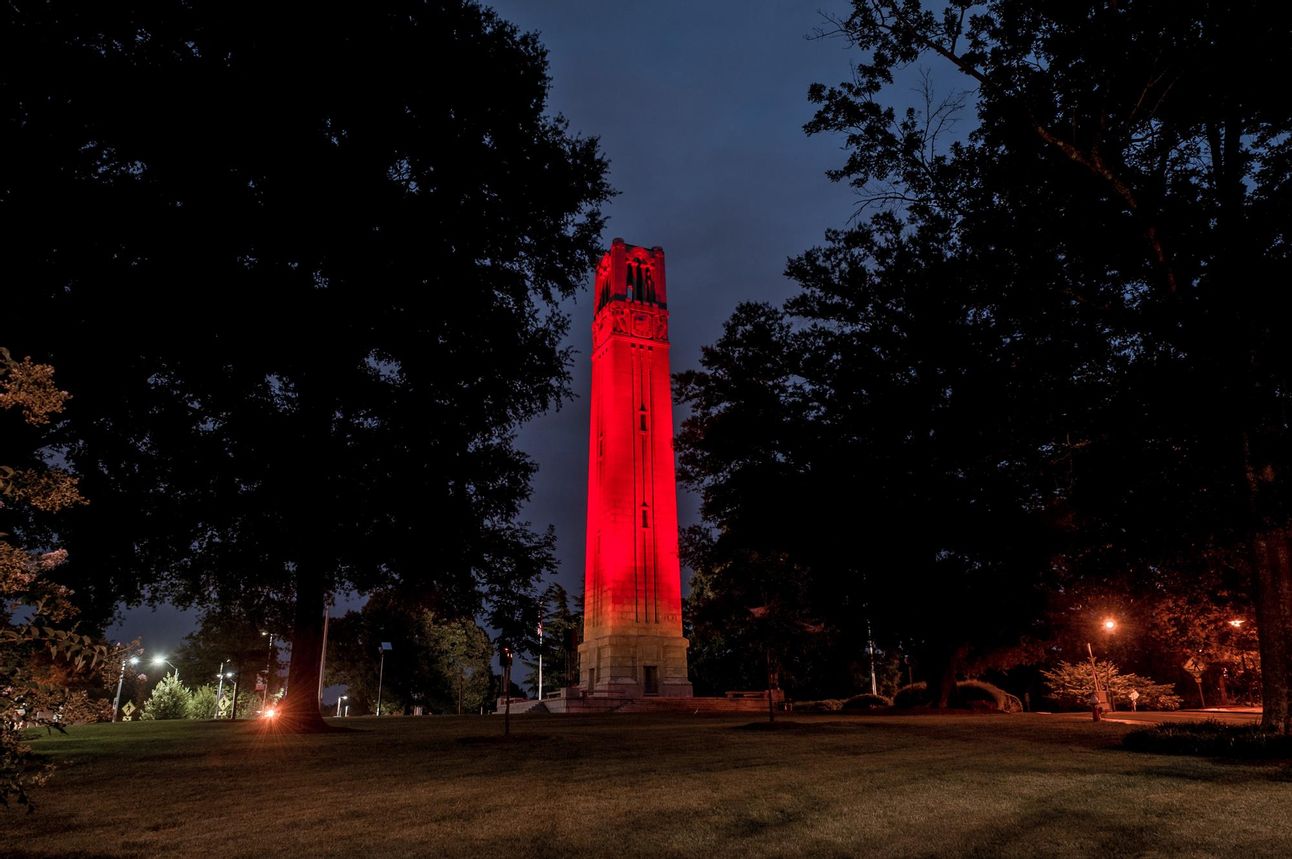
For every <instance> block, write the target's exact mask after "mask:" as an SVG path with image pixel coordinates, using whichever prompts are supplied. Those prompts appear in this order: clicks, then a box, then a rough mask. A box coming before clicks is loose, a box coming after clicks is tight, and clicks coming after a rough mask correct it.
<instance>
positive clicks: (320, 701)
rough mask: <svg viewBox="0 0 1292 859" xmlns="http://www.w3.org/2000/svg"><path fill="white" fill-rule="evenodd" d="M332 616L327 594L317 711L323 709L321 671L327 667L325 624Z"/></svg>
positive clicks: (324, 606)
mask: <svg viewBox="0 0 1292 859" xmlns="http://www.w3.org/2000/svg"><path fill="white" fill-rule="evenodd" d="M331 614H332V595H331V594H328V595H327V599H326V600H324V601H323V650H322V651H321V652H320V653H319V696H318V698H319V701H318V706H319V709H320V710H322V709H323V669H324V666H325V665H327V622H328V617H329V615H331Z"/></svg>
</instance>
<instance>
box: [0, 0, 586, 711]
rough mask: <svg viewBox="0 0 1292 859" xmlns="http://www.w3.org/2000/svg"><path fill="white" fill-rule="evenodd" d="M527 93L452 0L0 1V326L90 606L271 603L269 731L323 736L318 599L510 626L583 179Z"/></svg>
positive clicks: (581, 166)
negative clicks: (53, 396)
mask: <svg viewBox="0 0 1292 859" xmlns="http://www.w3.org/2000/svg"><path fill="white" fill-rule="evenodd" d="M548 85H549V78H548V75H547V62H546V55H545V52H544V50H543V48H542V47H541V45H540V44H539V43H538V41H537V39H536V37H534V36H533V35H525V34H521V33H520V32H518V31H517V30H516V28H515V27H513V26H512V25H510V24H508V23H506V22H505V21H502V20H500V19H499V18H498V17H497V16H496V15H495V14H494V13H493V12H491V11H489V10H487V9H484V8H482V7H480V6H478V5H476V4H475V3H472V2H467V0H455V2H447V3H431V4H426V3H413V2H401V3H396V4H393V5H392V4H360V5H351V6H347V7H344V8H341V7H318V8H311V9H309V10H308V14H304V13H303V10H301V9H299V8H297V7H295V6H278V5H270V6H266V5H265V4H261V3H247V2H225V0H220V2H213V0H199V2H180V0H168V2H161V3H152V4H144V5H135V6H126V7H123V6H119V5H102V6H99V5H94V6H86V5H85V4H79V3H65V2H52V3H51V2H14V3H9V4H6V5H5V7H4V9H3V11H0V213H2V214H4V215H6V218H5V220H6V222H7V223H8V224H10V225H11V226H10V228H9V231H8V233H7V235H6V251H5V266H6V272H5V283H6V293H5V305H6V306H5V315H6V321H7V322H9V323H10V324H11V325H12V326H13V331H14V332H15V333H16V334H17V335H18V342H17V343H15V344H14V345H17V346H18V347H20V348H23V349H28V348H32V349H34V348H35V344H36V343H37V342H39V346H40V349H41V351H42V353H44V354H49V355H50V356H51V357H52V359H53V360H54V361H55V362H56V363H57V364H58V365H59V367H60V374H61V377H62V379H63V380H64V382H65V384H66V386H67V388H68V390H69V391H71V392H72V394H73V395H74V400H73V401H72V402H73V407H72V408H71V410H70V411H69V412H68V415H67V417H68V420H67V421H65V422H64V423H63V424H62V425H61V426H60V437H59V443H60V445H61V450H62V451H63V453H64V455H65V457H66V460H67V462H68V463H69V464H70V465H71V467H72V468H73V469H74V470H75V473H76V474H77V475H78V476H79V478H80V480H81V485H82V487H83V489H84V490H85V491H86V492H87V493H88V494H91V495H92V496H93V497H94V498H95V499H96V502H97V503H96V506H95V508H94V511H93V512H92V513H88V512H87V513H86V514H84V515H79V516H76V517H74V518H73V520H72V521H69V522H68V523H67V524H66V530H65V533H66V537H67V541H68V546H69V548H71V549H72V556H71V557H72V559H73V560H72V562H71V563H69V564H68V565H67V566H66V568H65V569H64V570H63V571H62V572H61V573H60V576H61V578H62V580H63V581H64V582H66V583H69V584H71V585H72V586H73V587H74V588H76V589H77V591H78V596H79V598H80V599H81V600H82V601H83V602H84V603H85V604H86V606H87V607H88V608H91V609H93V610H94V616H95V619H96V620H99V621H102V620H103V619H105V618H107V617H108V616H109V615H110V614H111V612H112V611H113V608H114V607H115V606H116V604H117V603H118V601H120V600H126V601H137V600H139V599H141V598H143V597H145V596H154V597H155V596H166V597H169V598H171V599H173V600H175V601H178V602H180V603H202V604H219V605H241V604H244V603H245V604H252V605H259V606H269V605H273V604H280V605H282V604H285V605H287V606H290V610H289V612H288V618H287V619H288V621H289V623H290V626H291V629H292V632H291V636H290V637H291V651H292V655H293V658H292V662H291V669H290V670H291V677H290V680H289V683H288V687H289V689H290V690H292V693H293V694H292V695H291V697H290V698H289V700H288V701H287V708H288V714H289V715H291V716H292V718H291V719H290V720H285V722H284V723H285V724H299V725H302V726H304V725H307V724H309V725H313V726H320V725H321V722H320V721H319V720H318V714H317V708H316V706H315V701H314V691H313V690H314V689H315V686H316V679H317V674H318V668H319V652H320V639H321V627H322V618H323V607H324V601H325V598H326V595H327V594H328V593H329V592H330V591H337V590H343V589H353V590H357V591H359V592H367V591H370V590H372V589H374V588H378V587H385V588H400V589H401V590H402V591H403V592H404V593H405V594H407V595H408V596H409V598H412V599H417V600H420V601H422V602H423V603H425V604H430V603H432V602H438V603H439V604H441V605H444V606H447V607H449V608H450V609H451V610H452V612H453V613H455V614H463V615H470V614H473V613H475V612H477V611H485V613H486V615H487V616H488V618H489V620H490V623H491V624H492V625H493V626H495V627H496V628H499V629H509V628H512V627H518V626H519V625H520V624H522V623H523V622H524V621H523V619H524V618H527V617H532V614H533V611H532V607H533V599H532V586H533V584H534V583H535V582H536V581H537V579H538V577H539V576H540V575H541V574H542V573H543V572H544V571H545V570H547V569H548V568H549V567H550V563H551V561H550V542H551V537H550V535H544V534H540V533H535V532H534V531H533V530H531V529H530V528H529V527H528V526H527V525H526V524H525V523H522V522H520V521H518V519H517V514H518V511H519V510H520V507H521V505H522V504H523V502H524V501H525V499H526V497H527V495H528V492H529V478H530V475H531V474H532V472H533V470H534V464H533V463H532V462H531V461H530V460H529V459H528V458H527V457H526V456H524V455H523V454H522V453H521V452H520V451H518V450H517V449H516V447H515V446H514V444H513V431H514V429H515V427H516V426H517V425H518V424H519V423H520V422H522V421H524V420H525V419H527V418H529V417H532V416H534V415H536V414H538V413H540V412H542V411H543V410H545V409H547V408H549V407H551V406H553V405H554V404H556V403H557V402H558V401H559V400H560V399H561V398H562V397H563V396H564V394H565V380H566V367H567V356H566V354H565V352H564V351H563V349H562V348H561V345H560V344H561V338H562V335H563V333H564V331H565V329H566V324H567V322H566V318H565V317H564V316H563V315H562V314H561V313H560V312H559V310H558V308H557V302H558V301H559V300H560V299H562V298H564V297H567V296H569V295H571V294H572V293H573V292H574V291H575V290H576V289H577V288H578V287H579V286H580V285H581V284H582V283H583V282H584V280H585V276H586V273H587V272H588V271H589V269H590V267H591V265H592V264H593V262H594V261H595V260H594V257H595V255H596V253H597V240H598V236H599V233H600V231H601V227H602V218H601V215H600V212H599V206H600V204H601V203H602V201H604V200H605V199H606V198H607V197H608V195H609V189H608V186H607V184H606V182H605V179H604V174H605V171H606V163H605V162H604V161H603V160H602V158H601V157H600V155H599V154H598V151H597V145H596V141H595V140H592V139H586V138H580V137H577V136H574V135H572V134H570V133H569V132H568V131H567V129H566V126H565V123H564V121H563V120H561V119H560V118H559V117H557V118H553V117H551V116H549V115H548V114H547V113H546V112H545V110H546V98H547V90H548ZM51 320H59V323H58V324H56V325H55V324H51V322H50V321H51Z"/></svg>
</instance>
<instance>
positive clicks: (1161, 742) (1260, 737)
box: [1122, 719, 1292, 759]
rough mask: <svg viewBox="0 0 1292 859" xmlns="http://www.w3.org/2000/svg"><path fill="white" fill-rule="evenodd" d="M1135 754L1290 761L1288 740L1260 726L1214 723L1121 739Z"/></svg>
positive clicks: (1291, 740) (1171, 726)
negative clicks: (1147, 753)
mask: <svg viewBox="0 0 1292 859" xmlns="http://www.w3.org/2000/svg"><path fill="white" fill-rule="evenodd" d="M1122 745H1123V746H1124V747H1125V748H1127V749H1130V750H1131V751H1135V752H1151V753H1153V754H1159V755H1205V756H1209V757H1222V758H1244V759H1262V758H1263V759H1270V758H1277V759H1287V758H1292V736H1288V735H1286V734H1280V733H1276V732H1273V731H1266V730H1263V729H1262V728H1261V726H1260V725H1256V724H1252V725H1226V724H1224V723H1222V722H1218V721H1216V720H1215V719H1207V720H1205V721H1201V722H1170V723H1166V724H1162V725H1156V726H1154V727H1152V728H1146V729H1143V730H1139V731H1131V732H1130V733H1129V734H1127V735H1126V736H1125V737H1123V738H1122Z"/></svg>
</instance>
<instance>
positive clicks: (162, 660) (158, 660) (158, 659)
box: [153, 656, 179, 680]
mask: <svg viewBox="0 0 1292 859" xmlns="http://www.w3.org/2000/svg"><path fill="white" fill-rule="evenodd" d="M153 665H157V666H161V665H169V666H170V667H171V670H172V671H174V672H175V679H176V680H178V679H179V669H178V668H176V667H175V663H173V662H171V661H170V660H169V659H167V658H166V657H165V656H154V657H153Z"/></svg>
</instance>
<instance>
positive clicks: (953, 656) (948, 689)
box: [924, 646, 966, 710]
mask: <svg viewBox="0 0 1292 859" xmlns="http://www.w3.org/2000/svg"><path fill="white" fill-rule="evenodd" d="M965 652H966V650H965V648H964V647H963V646H958V647H952V646H946V647H933V648H930V649H929V651H928V655H926V656H925V658H924V679H925V682H926V683H928V685H929V704H931V705H932V706H934V707H937V708H938V709H941V710H945V709H947V708H948V707H950V706H951V703H952V699H953V698H954V697H955V692H956V673H957V671H959V669H960V662H961V660H963V659H964V655H965Z"/></svg>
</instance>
